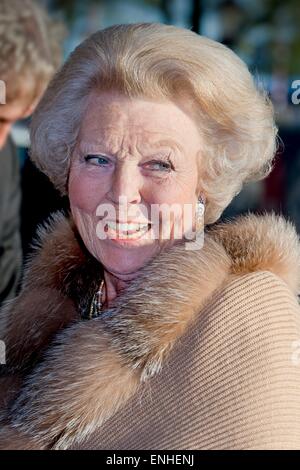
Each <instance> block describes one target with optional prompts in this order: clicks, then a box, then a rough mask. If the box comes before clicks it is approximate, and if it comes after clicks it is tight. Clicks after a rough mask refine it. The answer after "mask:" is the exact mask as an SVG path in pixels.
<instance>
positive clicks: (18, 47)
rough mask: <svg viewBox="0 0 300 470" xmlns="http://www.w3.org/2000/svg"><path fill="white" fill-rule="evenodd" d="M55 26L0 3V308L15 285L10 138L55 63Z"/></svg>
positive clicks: (16, 220) (19, 5)
mask: <svg viewBox="0 0 300 470" xmlns="http://www.w3.org/2000/svg"><path fill="white" fill-rule="evenodd" d="M62 35H63V29H62V27H61V24H59V23H57V22H54V21H53V20H51V19H50V18H49V17H48V15H47V13H46V11H45V10H44V9H43V8H41V7H40V6H39V5H37V4H36V3H35V2H33V1H32V0H1V3H0V79H1V80H2V82H3V83H5V100H2V102H1V103H2V104H0V164H1V172H0V305H1V304H2V303H3V301H4V300H7V299H10V298H12V297H14V296H15V294H16V292H17V290H18V285H19V281H20V273H21V260H22V249H21V240H20V200H21V188H20V166H19V159H18V155H17V149H16V147H15V145H14V143H13V141H12V138H11V136H10V131H11V128H12V126H13V124H14V123H15V122H16V121H18V120H20V119H24V118H26V117H29V116H30V115H31V113H32V112H33V110H34V109H35V107H36V104H37V103H38V101H39V99H40V97H41V96H42V94H43V91H44V89H45V88H46V86H47V84H48V82H49V80H50V78H51V77H52V75H53V74H54V72H55V70H56V69H57V67H58V65H59V64H60V61H61V53H60V45H59V42H60V39H61V38H62Z"/></svg>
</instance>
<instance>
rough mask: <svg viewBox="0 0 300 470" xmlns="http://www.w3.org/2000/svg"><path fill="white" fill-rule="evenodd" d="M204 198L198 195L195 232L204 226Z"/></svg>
mask: <svg viewBox="0 0 300 470" xmlns="http://www.w3.org/2000/svg"><path fill="white" fill-rule="evenodd" d="M204 212H205V198H204V197H203V196H202V195H200V196H199V198H198V201H197V207H196V230H200V229H202V228H203V226H204V217H203V215H204Z"/></svg>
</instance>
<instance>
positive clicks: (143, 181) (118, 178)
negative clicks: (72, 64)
mask: <svg viewBox="0 0 300 470" xmlns="http://www.w3.org/2000/svg"><path fill="white" fill-rule="evenodd" d="M201 147H202V144H201V138H200V135H199V131H198V129H197V128H196V124H195V122H194V121H193V119H192V117H190V115H189V114H188V111H185V110H184V104H183V103H181V104H180V105H179V104H176V103H175V102H173V101H161V102H160V101H151V100H147V99H144V98H138V99H137V98H134V99H130V98H127V97H125V96H123V95H120V94H118V93H116V92H105V93H104V92H103V93H101V94H96V93H93V94H92V95H91V96H90V98H89V103H88V107H87V112H86V113H85V116H84V119H83V121H82V126H81V129H80V132H79V138H78V142H77V146H76V148H75V150H74V153H73V155H72V161H71V167H70V174H69V183H68V184H69V199H70V206H71V211H72V214H73V217H74V220H75V223H76V226H77V227H78V230H79V233H80V235H81V237H82V239H83V241H84V243H85V245H86V247H87V249H88V250H89V251H90V252H91V253H92V254H93V255H94V256H95V257H96V258H97V259H98V260H99V261H100V262H101V263H102V264H103V265H104V267H105V268H106V269H107V270H108V271H109V272H111V273H113V274H114V275H116V276H118V277H119V278H121V279H124V280H125V279H127V278H130V275H131V274H132V273H135V272H137V271H138V270H139V269H140V268H141V267H142V266H144V265H145V264H146V263H147V262H148V261H149V260H150V259H151V258H152V257H153V256H155V255H157V254H158V253H159V252H160V251H161V250H162V249H163V248H164V247H166V246H169V245H172V244H174V243H176V239H179V238H182V234H183V232H184V233H185V232H187V231H188V230H192V229H193V227H194V226H193V224H194V218H193V214H194V211H195V207H196V206H195V205H196V202H197V198H198V196H199V195H198V194H197V183H198V167H199V163H198V162H197V160H198V159H199V152H201ZM161 205H163V206H161ZM162 207H163V208H164V209H163V211H164V210H165V212H161V208H162ZM158 208H159V209H158ZM174 208H175V209H174ZM169 209H170V214H171V217H170V218H169V217H168V216H167V215H166V214H168V210H169ZM179 209H181V211H180V210H179ZM185 209H186V210H185ZM107 210H108V211H107ZM105 211H107V212H105ZM184 211H185V212H184ZM158 214H160V215H161V217H160V218H157V215H158ZM162 214H164V216H163V217H162ZM184 214H186V215H185V216H184ZM191 214H192V216H191ZM184 217H185V219H184ZM159 220H160V223H158V221H159ZM167 220H168V222H166V221H167ZM184 220H185V222H183V221H184ZM117 221H121V222H126V221H127V222H128V221H130V222H132V223H142V225H139V224H138V225H131V226H126V225H121V226H120V225H118V223H117ZM148 222H152V226H148V225H147V224H148ZM149 227H150V228H149ZM148 228H149V229H148ZM126 229H127V230H126ZM138 229H139V230H138ZM176 230H178V231H177V232H176ZM180 230H181V232H180ZM180 233H181V237H180ZM174 234H175V235H174Z"/></svg>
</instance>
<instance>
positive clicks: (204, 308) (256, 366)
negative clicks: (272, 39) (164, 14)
mask: <svg viewBox="0 0 300 470" xmlns="http://www.w3.org/2000/svg"><path fill="white" fill-rule="evenodd" d="M275 139H276V127H275V126H274V121H273V111H272V107H271V104H270V102H269V101H268V99H267V98H266V96H265V95H264V94H263V92H262V91H259V90H258V89H257V88H256V86H255V85H254V82H253V79H252V77H251V75H250V74H249V72H248V70H247V67H246V66H245V64H244V63H243V62H242V61H241V60H240V59H239V58H238V57H237V56H236V55H235V54H234V53H233V52H231V51H230V50H229V49H227V48H226V47H225V46H223V45H221V44H218V43H216V42H214V41H212V40H209V39H207V38H204V37H201V36H198V35H196V34H195V33H193V32H191V31H189V30H185V29H181V28H177V27H174V26H169V25H163V24H155V23H152V24H151V23H142V24H129V25H116V26H113V27H110V28H107V29H104V30H101V31H98V32H97V33H95V34H94V35H92V36H91V37H90V38H88V39H87V40H86V41H84V42H83V43H82V44H81V45H79V46H78V47H77V48H76V50H75V51H74V52H73V53H72V54H71V56H70V58H69V60H68V61H67V62H66V63H65V64H64V66H63V67H62V69H61V70H60V71H59V73H58V74H57V75H56V76H55V78H54V79H53V80H52V82H51V84H50V86H49V87H48V89H47V91H46V94H45V95H44V98H43V99H42V101H41V102H40V104H39V106H38V109H37V110H36V112H35V114H34V118H33V123H32V149H31V157H32V159H33V160H34V162H35V163H36V165H37V166H38V167H39V168H40V169H41V170H42V171H43V172H45V173H46V174H47V175H48V176H49V178H50V179H51V180H52V181H53V183H54V184H55V186H56V187H57V188H59V189H60V191H61V193H62V194H68V196H69V201H70V215H69V216H68V217H66V216H64V215H63V214H61V213H55V214H54V215H53V216H52V217H51V219H50V220H49V221H48V222H47V223H46V224H45V226H43V227H41V228H40V230H39V232H38V236H37V240H36V244H35V251H34V254H33V255H32V256H31V258H30V259H29V260H28V263H27V270H26V274H25V277H24V282H23V288H22V291H21V293H20V294H19V296H18V297H17V298H15V299H14V300H13V301H10V302H7V304H6V305H5V307H4V308H3V309H2V312H1V325H0V332H1V336H0V337H1V339H2V341H3V344H5V347H6V364H5V365H3V366H2V367H3V372H2V377H1V381H2V382H1V390H2V414H1V419H2V428H1V438H0V442H1V447H2V448H4V449H13V448H14V449H119V450H120V449H254V448H255V449H258V448H260V449H274V448H280V449H286V448H295V449H296V448H297V449H299V448H300V405H299V403H300V374H299V367H300V361H299V357H298V356H299V354H298V353H299V351H298V350H299V348H300V345H299V339H300V315H299V314H300V310H299V306H298V302H297V293H298V290H299V284H300V267H299V266H300V265H299V261H300V247H299V240H298V237H297V234H296V231H295V229H294V226H293V225H292V224H291V223H290V222H289V221H287V220H285V219H284V218H283V217H282V216H281V215H275V214H263V215H254V214H247V215H245V216H240V217H238V218H236V219H234V220H227V221H225V222H223V223H221V222H217V220H218V218H219V217H220V215H221V214H222V211H223V210H224V209H225V207H226V206H227V205H228V204H229V203H230V201H231V200H232V198H233V197H234V196H235V195H236V194H237V193H238V192H239V191H240V190H241V188H242V185H243V183H244V182H246V181H251V180H257V179H261V178H263V177H264V176H266V175H267V174H268V173H269V172H270V170H271V168H272V160H273V156H274V151H275ZM37 197H38V194H37ZM164 208H167V209H169V212H168V211H166V212H168V214H167V215H168V216H167V217H166V216H165V214H163V212H164V211H163V209H164ZM178 209H180V210H178ZM187 209H188V210H187ZM203 211H204V216H203V217H202V214H203ZM3 362H4V361H3Z"/></svg>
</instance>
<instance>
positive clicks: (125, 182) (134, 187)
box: [108, 161, 142, 204]
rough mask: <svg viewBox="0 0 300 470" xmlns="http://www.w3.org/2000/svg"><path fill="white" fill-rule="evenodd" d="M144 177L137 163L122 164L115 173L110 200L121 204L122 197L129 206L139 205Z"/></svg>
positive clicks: (109, 194)
mask: <svg viewBox="0 0 300 470" xmlns="http://www.w3.org/2000/svg"><path fill="white" fill-rule="evenodd" d="M141 190H142V175H141V174H140V171H139V168H138V166H137V164H136V162H133V161H126V162H125V161H123V162H120V163H119V164H118V165H117V167H116V169H115V172H114V175H113V180H112V184H111V188H110V191H109V193H108V196H109V198H110V199H111V200H112V201H113V202H114V203H116V204H119V201H120V199H119V198H120V197H121V198H122V199H123V198H124V199H125V201H126V203H127V204H139V203H140V202H141Z"/></svg>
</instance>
